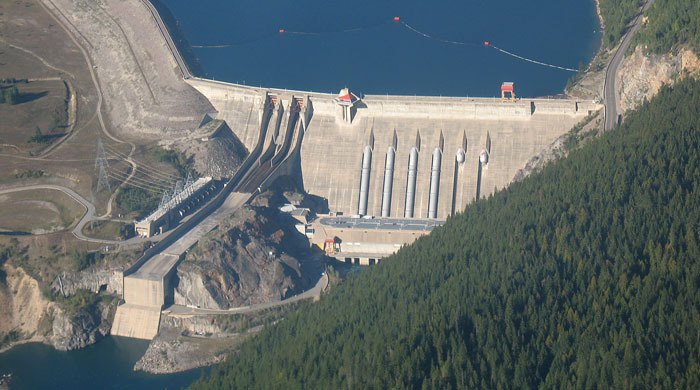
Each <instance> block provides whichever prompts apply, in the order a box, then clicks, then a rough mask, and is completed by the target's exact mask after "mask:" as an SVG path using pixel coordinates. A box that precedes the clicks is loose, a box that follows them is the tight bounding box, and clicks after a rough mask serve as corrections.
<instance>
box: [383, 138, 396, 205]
mask: <svg viewBox="0 0 700 390" xmlns="http://www.w3.org/2000/svg"><path fill="white" fill-rule="evenodd" d="M395 159H396V151H394V148H393V147H391V146H390V147H389V149H388V150H387V151H386V161H385V163H384V190H383V191H382V217H388V216H390V215H391V194H392V190H393V185H394V160H395Z"/></svg>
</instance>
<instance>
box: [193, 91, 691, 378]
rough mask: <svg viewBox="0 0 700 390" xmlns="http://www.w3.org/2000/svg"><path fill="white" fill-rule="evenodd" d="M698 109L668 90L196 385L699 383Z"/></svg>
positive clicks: (294, 318)
mask: <svg viewBox="0 0 700 390" xmlns="http://www.w3.org/2000/svg"><path fill="white" fill-rule="evenodd" d="M698 109H700V83H698V82H697V81H684V82H680V83H679V84H678V85H677V86H675V87H673V88H665V89H662V91H661V92H660V93H659V94H658V96H657V97H656V98H655V99H654V100H653V101H651V102H648V103H644V104H643V105H642V107H641V108H639V109H638V111H637V112H635V113H632V114H630V115H629V117H628V118H627V119H626V121H625V123H624V124H623V126H622V127H621V128H620V129H619V130H616V131H614V132H611V133H608V134H606V135H604V136H603V137H601V138H599V139H595V140H593V141H592V142H590V143H589V144H587V145H585V146H584V147H582V148H580V149H578V150H574V151H573V152H571V153H570V155H569V157H568V158H567V159H565V160H562V161H559V162H557V163H554V164H550V166H548V167H546V168H545V169H544V170H543V171H542V172H541V173H539V174H536V175H534V176H532V177H530V178H528V179H526V180H524V181H522V182H520V183H515V184H513V185H512V186H511V187H510V188H508V189H507V190H504V191H500V192H498V193H497V194H495V195H494V196H493V197H491V198H490V199H488V200H485V201H481V202H478V203H477V204H474V205H472V206H471V207H468V208H467V209H466V210H465V211H464V213H462V214H460V215H458V216H456V217H454V218H452V219H450V220H449V221H448V222H447V224H446V225H445V226H444V227H442V228H439V229H436V230H435V231H434V232H433V233H432V234H431V235H429V236H427V237H423V238H421V239H419V240H418V241H417V242H416V243H415V244H414V245H411V246H408V247H406V248H403V249H402V250H400V251H399V253H398V254H396V255H394V256H392V257H391V258H389V259H387V260H385V261H384V262H382V263H381V264H380V265H378V266H375V267H371V268H369V269H367V270H366V271H364V272H363V273H361V274H360V275H357V276H353V277H351V278H349V279H348V280H347V281H346V282H345V283H344V284H342V285H341V286H339V287H337V288H335V289H333V290H331V291H330V292H329V293H328V294H327V295H325V296H324V297H323V299H322V300H321V301H320V302H318V303H316V304H308V305H306V306H304V307H302V308H301V309H300V310H299V311H298V312H296V313H295V314H292V315H290V316H289V317H288V318H286V319H285V320H283V321H282V322H280V323H279V324H278V325H277V326H275V327H272V328H269V329H267V330H265V331H263V332H262V333H261V334H260V335H259V336H258V337H256V338H254V339H253V340H251V341H250V342H247V343H245V344H244V345H243V346H242V348H241V350H240V353H239V354H236V355H234V356H232V357H231V358H229V359H228V361H227V362H226V363H223V364H222V365H221V366H219V367H218V368H215V369H214V370H213V371H212V372H211V374H209V375H208V376H207V377H206V378H204V379H202V380H200V381H199V382H198V383H196V384H195V385H194V388H240V389H249V388H284V389H294V388H324V389H340V388H350V389H361V388H440V389H446V388H489V389H492V388H503V387H505V388H513V387H526V388H534V387H544V388H555V389H559V388H569V387H577V388H584V387H585V388H630V387H631V388H648V387H662V388H700V364H699V359H700V313H699V307H700V291H699V289H700V250H699V248H700V244H699V241H700V236H699V233H700V193H698V191H699V189H700V133H699V132H698V129H700V116H698V115H697V112H698Z"/></svg>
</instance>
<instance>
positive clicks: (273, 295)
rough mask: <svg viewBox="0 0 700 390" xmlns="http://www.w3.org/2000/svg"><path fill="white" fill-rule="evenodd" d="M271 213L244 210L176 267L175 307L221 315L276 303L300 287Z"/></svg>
mask: <svg viewBox="0 0 700 390" xmlns="http://www.w3.org/2000/svg"><path fill="white" fill-rule="evenodd" d="M275 213H277V210H275V209H265V208H254V207H245V208H242V209H241V210H239V211H238V212H237V213H236V214H234V215H233V216H232V218H231V219H230V220H229V221H228V222H227V223H226V224H224V225H223V226H221V227H220V228H219V229H218V230H216V231H215V232H212V233H210V234H209V235H208V236H207V237H205V238H204V239H202V240H200V241H199V243H198V244H197V246H196V247H195V249H194V250H193V251H191V252H190V253H189V254H188V255H187V257H186V259H185V261H184V262H183V263H182V264H181V265H180V266H179V267H178V271H177V276H178V278H179V282H178V284H177V288H176V290H175V303H177V304H182V305H195V306H199V307H203V308H212V309H227V308H231V307H238V306H245V305H252V304H256V303H263V302H271V301H278V300H281V299H283V298H284V297H286V296H287V295H288V294H290V293H291V292H293V291H298V290H301V289H303V288H305V287H306V285H305V282H304V280H303V278H302V275H301V265H300V263H299V261H298V260H297V259H296V258H294V257H293V256H292V255H290V254H289V251H293V250H291V248H292V247H293V244H291V243H290V241H293V240H291V237H288V233H285V231H284V230H283V229H282V228H281V227H280V225H279V224H278V223H277V222H276V220H275V219H276V218H277V217H276V216H275Z"/></svg>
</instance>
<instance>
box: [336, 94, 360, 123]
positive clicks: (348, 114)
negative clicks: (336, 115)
mask: <svg viewBox="0 0 700 390" xmlns="http://www.w3.org/2000/svg"><path fill="white" fill-rule="evenodd" d="M334 101H335V102H336V104H338V106H339V107H340V118H341V119H342V120H343V121H344V122H346V123H348V124H350V123H352V120H353V118H354V117H355V112H356V111H357V108H356V107H355V106H356V104H357V102H359V101H360V98H359V97H357V95H355V94H354V93H352V92H350V90H349V89H347V88H343V89H341V90H340V93H339V94H338V97H337V98H335V99H334Z"/></svg>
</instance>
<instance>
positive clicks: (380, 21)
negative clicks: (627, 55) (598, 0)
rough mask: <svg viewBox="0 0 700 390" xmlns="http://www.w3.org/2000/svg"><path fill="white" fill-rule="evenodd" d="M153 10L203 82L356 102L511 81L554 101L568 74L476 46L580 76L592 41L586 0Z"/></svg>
mask: <svg viewBox="0 0 700 390" xmlns="http://www.w3.org/2000/svg"><path fill="white" fill-rule="evenodd" d="M160 2H161V3H162V4H163V5H165V6H166V7H167V8H168V10H169V11H170V12H171V13H172V15H173V16H174V19H175V20H176V22H175V24H176V26H171V28H172V27H176V28H177V29H178V30H179V31H180V33H181V34H182V36H184V38H185V39H186V40H187V41H188V42H189V44H190V45H191V46H192V53H193V54H194V56H195V57H196V58H197V60H198V61H199V63H200V64H201V67H202V69H203V72H204V74H202V76H205V77H210V78H214V79H217V80H224V81H229V82H236V83H243V84H248V85H256V86H257V85H262V86H266V87H279V88H288V89H301V90H313V91H321V92H337V91H338V90H339V89H340V88H342V87H344V86H349V87H351V88H352V89H353V90H355V91H357V92H360V93H366V94H370V93H371V94H386V93H390V94H404V95H414V94H417V95H451V96H494V95H496V94H499V93H500V92H499V91H500V89H499V87H500V84H501V82H503V81H514V82H516V86H517V90H518V91H519V94H520V95H523V96H543V95H553V94H557V93H561V92H562V90H563V88H564V86H565V85H566V82H567V80H568V79H569V78H570V77H571V76H572V75H573V73H571V72H568V71H564V70H559V69H553V68H549V67H545V66H541V65H536V64H533V63H529V62H525V61H522V60H520V59H516V58H514V57H511V56H508V55H505V54H503V53H501V52H499V51H497V50H495V49H493V48H489V47H485V46H484V44H483V42H484V41H489V42H491V43H492V44H495V45H496V46H498V47H500V48H503V49H505V50H507V51H510V52H513V53H515V54H518V55H521V56H524V57H527V58H532V59H535V60H539V61H542V62H546V63H550V64H554V65H559V66H564V67H568V68H575V69H578V68H579V67H580V66H581V65H585V64H587V63H588V62H589V61H590V59H591V58H592V56H593V55H594V54H595V51H596V50H597V49H598V47H599V41H600V33H599V26H598V20H597V17H596V14H595V7H594V3H593V1H592V0H532V1H522V0H488V1H487V0H432V1H425V0H403V1H397V0H384V1H382V0H354V1H348V0H345V1H339V0H234V1H222V0H198V1H192V0H160ZM395 16H399V17H400V20H401V21H400V22H395V21H394V20H393V19H394V17H395ZM404 23H406V24H408V25H409V26H411V27H413V28H414V29H416V30H418V31H420V32H422V33H424V34H427V35H430V36H431V37H433V38H427V37H425V36H424V35H421V34H419V33H417V32H415V31H413V30H411V29H409V28H408V27H407V26H406V25H404ZM171 24H173V23H171ZM280 29H284V30H285V32H284V33H280V32H279V30H280ZM301 33H303V34H301ZM445 40H450V41H455V42H459V43H461V44H453V43H446V42H444V41H445ZM217 46H222V47H217Z"/></svg>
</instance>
